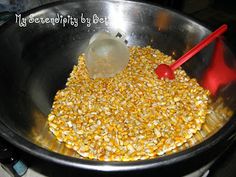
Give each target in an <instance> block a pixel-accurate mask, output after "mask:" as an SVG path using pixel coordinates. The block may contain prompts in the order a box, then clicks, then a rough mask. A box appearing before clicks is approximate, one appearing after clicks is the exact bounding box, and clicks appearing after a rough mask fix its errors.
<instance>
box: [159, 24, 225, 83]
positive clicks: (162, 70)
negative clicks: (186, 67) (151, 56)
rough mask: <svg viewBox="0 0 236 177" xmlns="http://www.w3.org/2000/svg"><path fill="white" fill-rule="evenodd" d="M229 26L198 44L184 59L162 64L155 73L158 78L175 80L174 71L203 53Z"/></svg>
mask: <svg viewBox="0 0 236 177" xmlns="http://www.w3.org/2000/svg"><path fill="white" fill-rule="evenodd" d="M227 28H228V26H227V25H226V24H224V25H222V26H221V27H219V28H218V29H217V30H215V31H214V32H213V33H211V34H210V35H209V36H207V37H206V38H205V39H203V40H202V41H201V42H200V43H198V44H197V45H196V46H194V47H193V48H192V49H191V50H189V51H188V52H187V53H185V54H184V55H183V56H182V57H180V58H179V59H178V60H176V61H175V62H174V63H173V64H171V65H166V64H160V65H158V67H157V68H156V69H155V72H156V74H157V76H158V78H159V79H160V78H169V79H174V77H175V76H174V70H175V69H177V68H178V67H180V66H181V65H182V64H183V63H185V62H186V61H188V60H189V59H190V58H191V57H193V56H194V55H195V54H196V53H198V52H199V51H201V50H202V49H203V48H204V47H206V46H207V45H208V44H210V43H211V42H212V41H214V40H215V39H216V38H217V37H219V36H220V35H221V34H223V33H224V32H225V31H226V30H227Z"/></svg>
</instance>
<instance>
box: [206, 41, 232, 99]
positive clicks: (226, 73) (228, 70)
mask: <svg viewBox="0 0 236 177" xmlns="http://www.w3.org/2000/svg"><path fill="white" fill-rule="evenodd" d="M224 53H225V49H224V43H223V41H222V40H221V39H220V38H218V39H217V40H216V45H215V48H214V53H213V56H212V59H211V61H210V65H209V67H208V69H207V70H206V71H205V73H204V75H203V81H202V86H203V87H204V88H206V89H208V90H209V91H210V92H211V94H212V95H216V93H217V91H218V89H219V88H220V87H223V86H226V85H228V84H230V83H231V82H233V81H236V66H232V67H229V66H228V65H227V64H226V63H225V58H224ZM235 61H236V60H235Z"/></svg>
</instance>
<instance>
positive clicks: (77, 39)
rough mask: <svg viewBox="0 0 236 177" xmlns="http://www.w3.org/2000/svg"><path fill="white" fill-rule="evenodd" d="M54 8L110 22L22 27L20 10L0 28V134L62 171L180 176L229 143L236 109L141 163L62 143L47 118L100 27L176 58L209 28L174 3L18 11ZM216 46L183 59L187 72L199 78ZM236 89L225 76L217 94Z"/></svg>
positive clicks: (228, 95)
mask: <svg viewBox="0 0 236 177" xmlns="http://www.w3.org/2000/svg"><path fill="white" fill-rule="evenodd" d="M57 13H58V14H61V15H64V17H66V16H67V15H71V16H73V17H81V15H82V13H83V15H84V17H90V18H92V16H93V14H97V15H98V16H99V17H107V18H108V20H109V21H108V25H106V24H104V23H98V24H91V26H90V27H88V26H87V25H86V23H84V24H82V23H79V26H78V27H74V26H72V25H68V24H67V25H66V26H65V27H63V24H60V23H58V24H55V25H52V24H36V23H32V24H29V23H28V24H27V26H26V27H20V26H19V23H18V22H19V18H20V15H17V16H14V17H13V18H12V20H10V21H8V22H7V23H6V24H4V25H3V26H2V27H1V28H0V60H1V64H0V83H1V87H0V135H1V137H3V138H4V139H6V140H7V141H9V142H10V143H12V144H14V145H15V146H17V147H18V148H20V149H21V150H23V151H24V152H25V153H26V154H31V155H32V157H36V158H38V159H41V160H42V162H43V163H42V165H43V166H48V164H57V167H55V169H56V170H57V172H58V173H57V174H61V173H62V172H71V173H72V172H73V174H74V173H82V172H86V173H87V172H89V173H91V174H96V173H102V174H110V173H113V175H114V174H121V175H123V174H124V173H134V174H136V175H138V174H139V175H140V174H144V175H145V176H148V174H149V173H150V174H151V173H153V172H155V173H156V174H162V175H163V174H165V175H168V174H173V173H174V174H176V175H177V174H183V173H188V172H189V171H191V170H194V169H197V168H199V167H201V166H203V165H204V164H207V163H208V162H210V161H212V160H213V159H215V157H216V156H217V155H218V154H220V153H221V152H222V151H224V149H225V148H226V147H228V146H229V144H230V143H231V141H232V139H233V137H234V133H235V126H236V119H235V116H233V117H231V118H229V120H227V121H226V123H225V124H224V125H223V126H222V127H221V128H220V130H219V131H218V130H217V131H216V133H214V135H212V136H210V135H209V137H207V138H206V139H204V141H202V142H201V143H199V144H197V145H195V146H193V147H191V148H188V149H186V150H183V151H180V152H178V153H175V154H171V155H168V156H163V157H160V158H156V159H152V160H143V161H136V162H99V161H90V160H81V159H78V158H75V156H76V155H75V153H74V152H73V151H71V150H69V149H67V148H66V147H64V146H63V145H60V144H58V143H57V142H56V140H55V138H54V137H53V136H52V135H51V134H50V133H49V132H48V129H47V124H46V121H47V115H48V113H49V111H50V108H51V105H52V101H53V97H54V95H55V93H56V91H57V90H58V89H61V88H63V87H64V84H65V82H66V78H67V77H68V76H69V73H70V71H71V70H72V67H73V65H74V64H76V60H77V57H78V55H79V54H80V53H81V52H83V51H84V48H85V46H86V44H87V42H88V39H89V38H90V37H91V36H92V35H93V34H94V33H95V32H96V31H99V30H101V29H107V30H117V29H119V30H122V31H124V32H125V33H126V34H127V39H128V44H129V45H141V46H146V45H151V46H152V47H154V48H158V49H160V50H161V51H163V52H164V53H166V54H168V55H172V54H175V55H174V57H175V58H178V57H179V56H181V55H182V54H183V53H184V52H186V50H187V49H190V48H191V47H192V46H194V44H196V43H197V42H199V41H200V40H201V39H202V38H204V37H205V36H206V35H207V34H209V33H210V30H209V29H208V28H206V27H204V26H202V25H201V24H199V23H197V22H195V21H194V20H192V19H190V18H188V17H186V16H183V15H181V14H179V13H176V12H173V11H171V10H167V9H164V8H161V7H158V6H154V5H150V4H145V3H140V2H130V1H119V0H117V1H113V0H111V1H105V0H103V1H92V0H89V1H85V0H84V1H78V2H67V3H54V4H51V5H47V6H43V7H41V8H37V9H34V10H32V11H29V12H27V13H24V14H22V15H21V17H22V18H23V17H24V18H27V20H29V19H30V18H31V17H34V19H35V18H40V17H43V18H46V17H51V18H52V17H56V16H57ZM30 15H31V16H30ZM16 19H17V23H16ZM225 48H226V49H227V50H226V51H227V53H226V54H227V55H225V58H226V59H227V62H228V63H229V62H230V63H233V62H235V60H234V57H233V56H234V55H233V54H232V52H231V51H230V50H229V49H228V47H227V46H226V45H225ZM173 51H174V53H173ZM212 51H213V44H212V45H210V46H209V47H207V48H206V49H204V50H203V51H202V52H201V53H199V54H198V55H197V56H196V57H195V59H193V60H191V61H189V62H188V64H187V65H185V66H184V69H185V70H186V71H187V72H188V74H189V75H191V76H192V77H196V78H197V79H198V81H199V82H201V80H202V77H203V73H204V71H205V70H207V68H208V66H209V61H210V59H211V54H212ZM219 74H220V71H219ZM226 77H227V76H226ZM234 88H235V87H234V84H233V83H228V84H227V87H222V88H220V89H219V90H218V96H223V97H224V102H225V104H227V105H228V106H232V103H234V102H235V100H236V96H235V94H234ZM215 99H216V100H217V98H215ZM234 110H235V108H234ZM70 156H72V157H70ZM41 160H40V161H41ZM45 164H47V165H45ZM58 170H62V171H58ZM55 174H56V173H55Z"/></svg>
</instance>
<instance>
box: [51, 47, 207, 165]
mask: <svg viewBox="0 0 236 177" xmlns="http://www.w3.org/2000/svg"><path fill="white" fill-rule="evenodd" d="M129 50H130V61H129V64H128V66H127V67H126V69H125V70H124V71H122V72H121V73H119V74H117V75H116V76H115V77H113V78H106V79H91V78H90V77H89V75H88V72H87V69H86V66H85V59H84V55H81V56H80V57H79V59H78V65H76V66H74V68H73V71H72V72H71V74H70V77H69V78H68V81H67V83H66V87H65V89H63V90H59V91H58V92H57V94H56V96H55V99H54V102H53V106H52V110H51V113H50V114H49V116H48V122H49V129H50V131H51V132H52V133H53V134H54V135H55V136H56V138H57V139H58V140H59V141H60V142H64V143H65V144H66V146H67V147H69V148H72V149H74V150H75V151H77V152H78V153H79V154H80V156H81V158H85V159H94V160H101V161H133V160H140V159H149V158H153V157H156V156H161V155H163V154H165V153H167V152H170V151H171V150H173V149H175V148H176V147H178V146H181V145H182V144H183V143H185V142H186V141H187V140H188V139H189V138H191V137H192V136H193V134H194V133H196V132H197V131H198V130H200V129H201V125H202V124H203V123H204V121H205V117H206V115H207V114H208V113H209V103H210V98H209V91H207V90H204V89H203V88H202V87H200V86H199V84H198V83H197V81H196V80H195V79H191V78H190V77H189V76H187V74H186V73H185V71H183V70H182V69H177V70H176V71H175V79H174V80H168V79H158V78H157V76H156V74H155V72H154V69H155V68H156V67H157V65H158V64H161V63H165V64H170V63H172V62H173V60H172V58H171V57H170V56H167V55H164V54H163V53H161V52H160V51H159V50H156V49H152V48H151V47H144V48H142V47H130V49H129Z"/></svg>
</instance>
